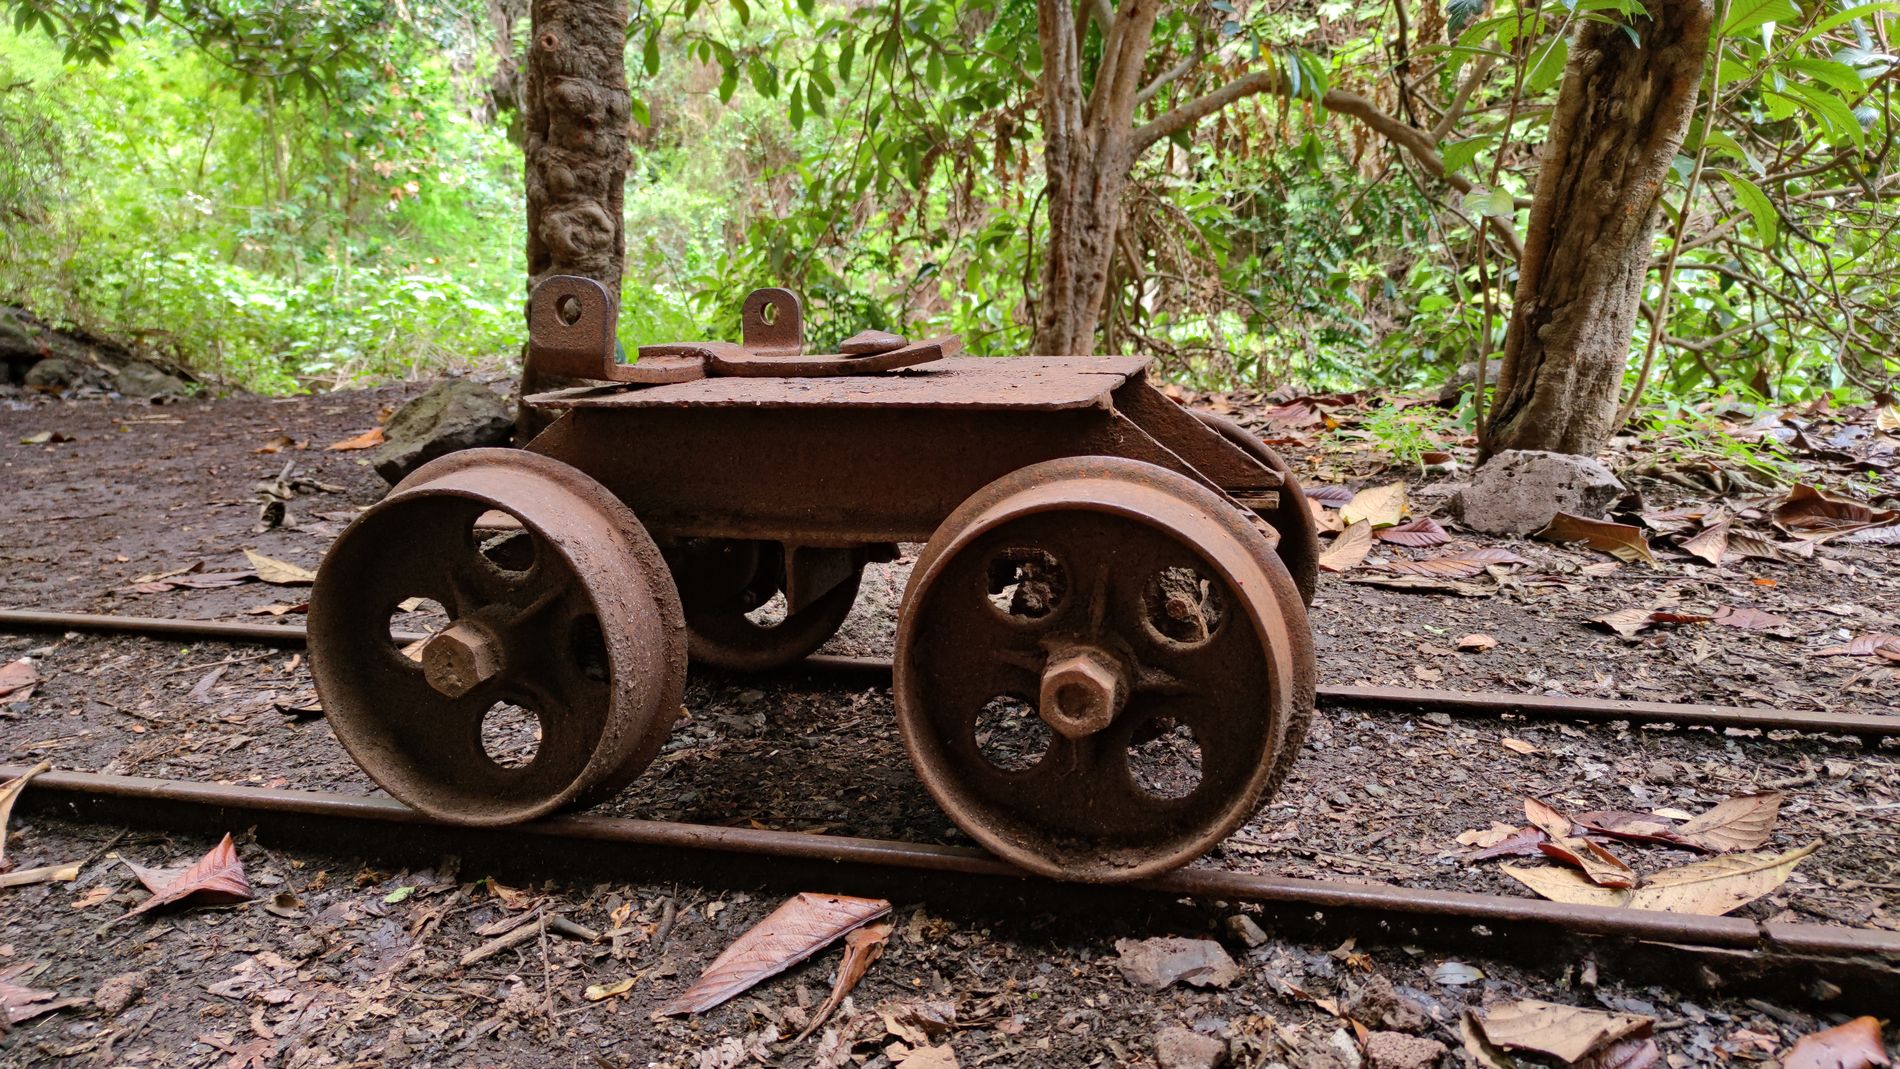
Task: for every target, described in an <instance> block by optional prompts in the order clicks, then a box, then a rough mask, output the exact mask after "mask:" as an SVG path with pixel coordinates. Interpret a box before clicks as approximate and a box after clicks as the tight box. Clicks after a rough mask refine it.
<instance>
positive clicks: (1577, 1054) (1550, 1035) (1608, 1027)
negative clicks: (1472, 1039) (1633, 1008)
mask: <svg viewBox="0 0 1900 1069" xmlns="http://www.w3.org/2000/svg"><path fill="white" fill-rule="evenodd" d="M1478 1023H1479V1025H1480V1026H1481V1027H1482V1028H1483V1030H1484V1037H1485V1038H1486V1039H1488V1040H1490V1041H1491V1043H1492V1044H1493V1045H1495V1046H1498V1047H1502V1048H1504V1049H1505V1050H1528V1051H1535V1052H1537V1053H1539V1054H1548V1055H1550V1056H1551V1057H1553V1058H1556V1059H1558V1060H1559V1061H1562V1062H1566V1063H1574V1062H1578V1061H1581V1060H1582V1059H1583V1058H1584V1057H1586V1056H1588V1055H1589V1054H1590V1053H1591V1052H1593V1051H1597V1050H1601V1049H1603V1048H1604V1047H1607V1046H1609V1045H1610V1044H1612V1043H1615V1042H1617V1041H1618V1040H1622V1039H1627V1038H1629V1037H1632V1036H1639V1035H1647V1034H1648V1032H1649V1030H1650V1028H1651V1027H1652V1026H1653V1025H1654V1024H1655V1019H1654V1018H1651V1017H1645V1016H1643V1015H1641V1014H1636V1013H1610V1012H1608V1011H1606V1010H1586V1009H1580V1008H1578V1007H1576V1006H1565V1005H1562V1004H1559V1003H1555V1002H1541V1001H1539V1000H1537V999H1521V1000H1519V1001H1517V1002H1504V1003H1497V1004H1494V1005H1491V1006H1487V1007H1485V1008H1484V1009H1482V1010H1480V1011H1478Z"/></svg>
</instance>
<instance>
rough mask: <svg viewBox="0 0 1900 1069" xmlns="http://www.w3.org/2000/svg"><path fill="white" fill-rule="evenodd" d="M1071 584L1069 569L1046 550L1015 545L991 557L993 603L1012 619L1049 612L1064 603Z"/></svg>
mask: <svg viewBox="0 0 1900 1069" xmlns="http://www.w3.org/2000/svg"><path fill="white" fill-rule="evenodd" d="M1068 588H1069V578H1068V573H1067V572H1066V571H1064V570H1063V567H1062V563H1061V562H1060V561H1058V560H1056V559H1055V557H1054V556H1052V555H1050V553H1049V552H1048V551H1047V550H1042V549H1036V548H1033V547H1027V546H1024V547H1014V548H1010V549H1005V550H1003V551H1002V552H1000V553H998V554H996V555H995V556H994V557H991V558H990V563H989V599H990V604H991V605H992V606H994V607H995V608H996V611H997V612H999V613H1002V614H1003V615H1004V616H1007V617H1009V618H1011V619H1013V620H1017V621H1019V622H1027V621H1031V620H1041V619H1043V618H1045V617H1047V616H1049V615H1050V614H1051V613H1054V612H1055V611H1056V609H1057V608H1059V607H1060V606H1061V604H1062V598H1063V595H1064V594H1066V593H1067V592H1068Z"/></svg>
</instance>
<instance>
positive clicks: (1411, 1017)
mask: <svg viewBox="0 0 1900 1069" xmlns="http://www.w3.org/2000/svg"><path fill="white" fill-rule="evenodd" d="M1346 1005H1347V1007H1348V1008H1349V1009H1350V1010H1351V1011H1352V1015H1353V1019H1354V1020H1359V1021H1364V1022H1366V1023H1367V1024H1370V1025H1375V1026H1377V1027H1379V1028H1385V1029H1390V1030H1393V1031H1398V1032H1423V1031H1425V1030H1426V1029H1427V1028H1430V1027H1431V1024H1432V1015H1431V1011H1430V1010H1427V1009H1426V1008H1425V1007H1424V1006H1423V1005H1422V1004H1420V1003H1419V1001H1418V1000H1417V999H1413V998H1408V997H1406V996H1405V995H1403V994H1400V992H1399V990H1398V988H1396V987H1394V986H1392V981H1391V980H1388V979H1386V978H1385V977H1384V976H1381V975H1379V974H1377V973H1374V974H1373V975H1372V976H1371V977H1370V978H1369V979H1367V980H1366V983H1365V986H1364V987H1361V988H1360V989H1359V991H1358V993H1357V994H1355V995H1353V997H1352V998H1351V999H1350V1000H1349V1001H1348V1002H1347V1003H1346Z"/></svg>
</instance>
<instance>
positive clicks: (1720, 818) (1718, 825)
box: [1676, 791, 1782, 853]
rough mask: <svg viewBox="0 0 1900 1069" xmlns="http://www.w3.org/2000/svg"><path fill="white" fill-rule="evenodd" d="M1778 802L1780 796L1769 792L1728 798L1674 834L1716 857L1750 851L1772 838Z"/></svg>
mask: <svg viewBox="0 0 1900 1069" xmlns="http://www.w3.org/2000/svg"><path fill="white" fill-rule="evenodd" d="M1781 801H1782V796H1781V794H1779V793H1778V792H1773V791H1770V792H1768V793H1766V794H1744V795H1740V796H1738V797H1735V798H1730V799H1728V800H1727V801H1724V802H1722V803H1720V804H1718V805H1717V806H1716V807H1715V808H1714V809H1711V810H1709V811H1708V812H1707V813H1704V814H1702V815H1701V816H1699V817H1696V818H1695V819H1694V820H1691V821H1688V822H1686V823H1684V824H1683V825H1682V826H1681V827H1680V828H1677V829H1676V834H1677V835H1678V836H1679V837H1681V839H1682V840H1683V841H1684V842H1689V843H1694V844H1695V845H1697V846H1700V847H1702V848H1704V849H1706V850H1712V851H1715V852H1717V853H1720V852H1722V851H1726V850H1753V849H1755V848H1756V847H1758V846H1762V845H1764V844H1766V843H1767V842H1768V837H1769V836H1770V835H1773V834H1774V831H1775V818H1776V817H1777V816H1778V815H1779V814H1780V812H1781Z"/></svg>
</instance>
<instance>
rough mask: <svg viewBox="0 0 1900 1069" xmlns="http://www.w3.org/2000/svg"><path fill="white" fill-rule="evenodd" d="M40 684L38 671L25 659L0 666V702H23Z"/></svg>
mask: <svg viewBox="0 0 1900 1069" xmlns="http://www.w3.org/2000/svg"><path fill="white" fill-rule="evenodd" d="M40 683H41V679H40V674H39V672H38V670H36V669H35V668H34V667H33V662H32V661H29V660H27V659H26V658H25V657H22V658H20V659H19V660H17V661H9V662H7V663H6V664H0V701H13V702H18V701H25V700H26V699H28V698H31V697H32V696H33V690H34V688H35V687H38V686H39V685H40Z"/></svg>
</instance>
